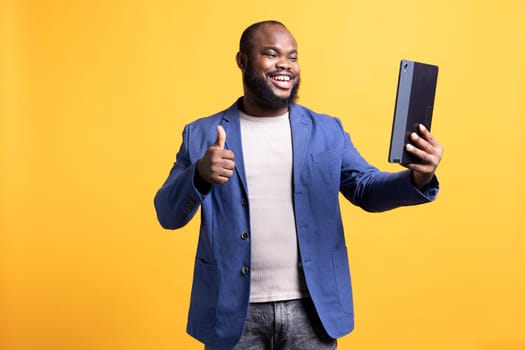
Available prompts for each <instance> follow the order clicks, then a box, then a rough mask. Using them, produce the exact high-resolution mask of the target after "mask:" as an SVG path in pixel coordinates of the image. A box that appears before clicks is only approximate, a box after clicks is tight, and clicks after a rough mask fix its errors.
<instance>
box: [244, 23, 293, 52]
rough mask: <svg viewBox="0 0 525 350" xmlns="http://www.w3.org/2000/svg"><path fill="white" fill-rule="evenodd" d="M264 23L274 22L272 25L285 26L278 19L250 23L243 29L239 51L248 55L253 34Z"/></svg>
mask: <svg viewBox="0 0 525 350" xmlns="http://www.w3.org/2000/svg"><path fill="white" fill-rule="evenodd" d="M266 24H274V25H279V26H282V27H283V28H286V26H285V25H284V24H282V23H281V22H279V21H275V20H267V21H261V22H257V23H254V24H252V25H250V26H249V27H248V28H246V29H245V30H244V32H242V35H241V40H240V42H239V51H240V52H242V53H245V54H248V55H249V54H250V51H251V50H252V38H253V35H254V34H255V32H256V31H257V29H259V28H260V27H261V26H263V25H266Z"/></svg>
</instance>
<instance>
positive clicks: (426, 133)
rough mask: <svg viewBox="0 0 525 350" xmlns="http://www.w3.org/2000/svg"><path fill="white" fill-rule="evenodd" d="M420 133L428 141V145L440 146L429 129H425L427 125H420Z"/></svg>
mask: <svg viewBox="0 0 525 350" xmlns="http://www.w3.org/2000/svg"><path fill="white" fill-rule="evenodd" d="M418 129H419V133H420V134H421V136H422V137H423V138H424V139H425V140H427V141H428V143H430V144H431V145H432V146H436V145H438V144H439V142H438V141H437V140H436V139H435V138H434V136H432V134H431V133H430V131H428V129H427V128H426V127H425V125H423V124H419V128H418Z"/></svg>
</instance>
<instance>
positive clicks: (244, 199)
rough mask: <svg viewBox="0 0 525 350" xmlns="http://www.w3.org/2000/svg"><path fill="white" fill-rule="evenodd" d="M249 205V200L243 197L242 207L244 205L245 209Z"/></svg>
mask: <svg viewBox="0 0 525 350" xmlns="http://www.w3.org/2000/svg"><path fill="white" fill-rule="evenodd" d="M247 204H248V200H247V199H246V198H244V197H242V199H241V205H242V206H243V207H245V206H246V205H247Z"/></svg>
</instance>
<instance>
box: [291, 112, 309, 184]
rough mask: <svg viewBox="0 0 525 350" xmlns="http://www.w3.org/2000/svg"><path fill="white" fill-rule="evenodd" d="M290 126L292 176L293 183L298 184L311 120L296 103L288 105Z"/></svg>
mask: <svg viewBox="0 0 525 350" xmlns="http://www.w3.org/2000/svg"><path fill="white" fill-rule="evenodd" d="M290 128H291V129H292V148H293V178H294V184H298V183H299V174H300V173H301V170H302V168H303V164H304V158H305V156H306V149H307V147H308V139H309V135H310V129H311V122H310V120H309V119H308V118H305V117H304V115H303V113H302V111H301V109H300V108H298V107H297V106H296V105H291V107H290Z"/></svg>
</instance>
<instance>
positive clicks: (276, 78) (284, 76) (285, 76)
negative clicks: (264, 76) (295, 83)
mask: <svg viewBox="0 0 525 350" xmlns="http://www.w3.org/2000/svg"><path fill="white" fill-rule="evenodd" d="M274 79H275V80H279V81H290V77H289V76H287V75H278V76H276V77H274Z"/></svg>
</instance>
